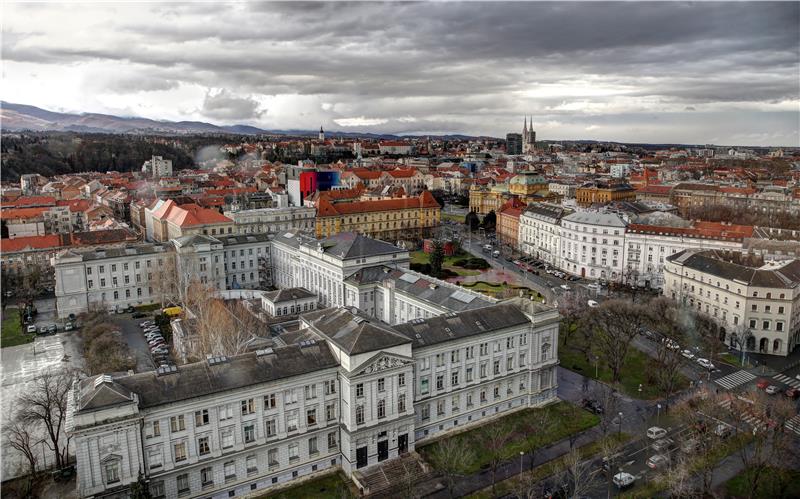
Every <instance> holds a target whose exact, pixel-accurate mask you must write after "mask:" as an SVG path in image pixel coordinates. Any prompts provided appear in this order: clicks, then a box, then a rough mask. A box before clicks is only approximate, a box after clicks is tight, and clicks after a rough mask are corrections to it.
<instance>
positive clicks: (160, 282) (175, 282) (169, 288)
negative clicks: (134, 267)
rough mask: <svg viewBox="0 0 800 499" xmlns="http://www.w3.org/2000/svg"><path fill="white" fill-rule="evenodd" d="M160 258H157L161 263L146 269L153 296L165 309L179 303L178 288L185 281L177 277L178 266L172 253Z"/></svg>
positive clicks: (179, 290)
mask: <svg viewBox="0 0 800 499" xmlns="http://www.w3.org/2000/svg"><path fill="white" fill-rule="evenodd" d="M161 258H162V257H159V259H160V261H161V262H163V263H161V264H160V265H156V266H155V267H153V268H148V269H147V274H148V282H149V283H150V287H152V288H153V295H154V296H155V297H156V298H157V299H158V302H159V303H161V306H162V307H166V306H169V305H174V304H176V303H181V296H182V293H181V291H182V290H181V289H180V288H181V283H184V281H185V279H181V276H180V275H178V264H177V262H176V260H175V258H176V256H175V254H174V253H167V254H165V255H163V259H161ZM156 261H159V260H156Z"/></svg>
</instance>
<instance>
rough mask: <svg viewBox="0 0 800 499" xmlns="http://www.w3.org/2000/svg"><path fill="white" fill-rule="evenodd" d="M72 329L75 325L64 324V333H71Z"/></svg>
mask: <svg viewBox="0 0 800 499" xmlns="http://www.w3.org/2000/svg"><path fill="white" fill-rule="evenodd" d="M73 329H75V324H73V323H71V322H67V323H66V324H64V331H72V330H73Z"/></svg>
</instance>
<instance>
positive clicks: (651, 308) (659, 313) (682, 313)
mask: <svg viewBox="0 0 800 499" xmlns="http://www.w3.org/2000/svg"><path fill="white" fill-rule="evenodd" d="M687 313H690V312H688V311H686V310H684V309H682V308H679V307H678V306H676V305H675V303H674V302H673V301H672V300H670V299H669V298H666V297H660V298H656V299H654V300H650V302H649V304H648V316H647V320H648V326H649V327H650V329H651V330H652V331H654V332H655V334H656V338H655V344H656V362H657V363H658V369H654V370H652V371H651V373H652V376H653V377H654V378H655V381H656V383H657V384H658V387H659V388H660V389H661V390H662V392H663V394H664V395H665V396H666V397H669V396H670V395H671V394H672V392H673V391H674V390H675V384H676V383H677V382H678V374H679V371H680V367H681V365H682V363H683V356H682V355H681V352H680V350H679V349H678V348H676V347H675V346H676V345H684V344H685V339H686V334H685V327H686V326H687V321H686V319H685V317H686V315H687Z"/></svg>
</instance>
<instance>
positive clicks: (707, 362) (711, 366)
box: [695, 357, 714, 371]
mask: <svg viewBox="0 0 800 499" xmlns="http://www.w3.org/2000/svg"><path fill="white" fill-rule="evenodd" d="M695 362H697V363H698V364H700V367H705V368H706V369H708V370H709V371H711V370H712V369H714V364H712V363H711V361H710V360H708V359H704V358H702V357H698V358H697V360H695Z"/></svg>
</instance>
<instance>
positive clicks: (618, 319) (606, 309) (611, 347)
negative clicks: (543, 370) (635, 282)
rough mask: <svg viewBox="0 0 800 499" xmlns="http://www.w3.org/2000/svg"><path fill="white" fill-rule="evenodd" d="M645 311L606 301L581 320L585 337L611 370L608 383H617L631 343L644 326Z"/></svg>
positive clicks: (643, 307) (618, 301)
mask: <svg viewBox="0 0 800 499" xmlns="http://www.w3.org/2000/svg"><path fill="white" fill-rule="evenodd" d="M646 311H647V308H646V307H645V306H643V305H637V304H634V303H632V302H629V301H625V300H609V301H605V302H603V303H602V304H600V306H598V307H595V308H592V309H590V310H589V311H588V313H587V314H586V316H585V317H584V320H583V324H584V329H585V334H587V335H591V336H590V338H591V339H592V341H593V343H594V345H595V346H596V348H597V349H598V350H599V352H600V353H601V354H602V356H603V359H604V360H605V361H606V363H607V364H608V367H609V369H610V370H611V378H612V379H611V381H612V382H614V383H616V382H618V381H620V373H621V372H622V365H623V364H624V363H625V358H626V357H627V355H628V350H629V349H630V346H631V343H632V342H633V340H634V339H635V338H636V336H637V335H639V333H640V331H641V329H642V326H643V325H644V323H645V319H646V316H647V315H646Z"/></svg>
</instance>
